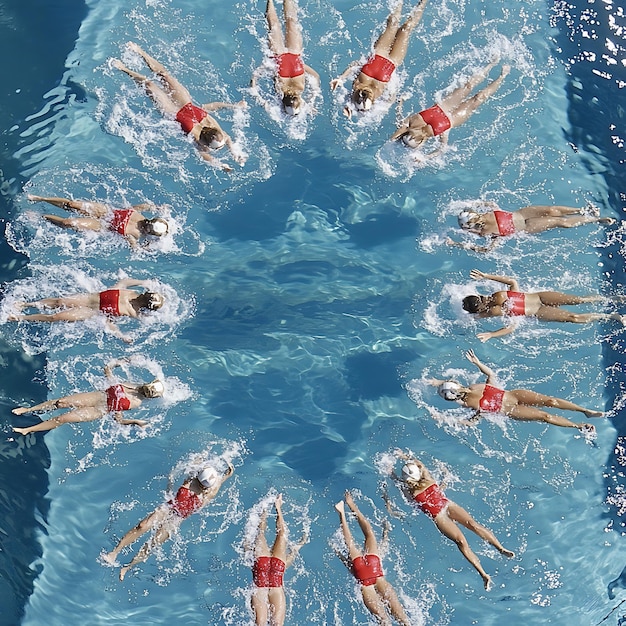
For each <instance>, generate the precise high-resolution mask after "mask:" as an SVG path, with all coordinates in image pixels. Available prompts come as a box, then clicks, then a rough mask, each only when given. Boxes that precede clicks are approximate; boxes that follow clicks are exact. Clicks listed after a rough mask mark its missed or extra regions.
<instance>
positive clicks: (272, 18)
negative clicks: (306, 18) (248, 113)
mask: <svg viewBox="0 0 626 626" xmlns="http://www.w3.org/2000/svg"><path fill="white" fill-rule="evenodd" d="M283 11H284V14H285V35H284V37H283V31H282V28H281V26H280V21H279V20H278V15H277V14H276V8H275V7H274V2H273V0H267V8H266V10H265V17H266V19H267V25H268V29H269V47H270V52H271V53H272V58H273V59H274V60H275V62H276V72H275V75H274V85H275V86H276V91H277V92H278V94H279V96H280V98H281V101H282V105H283V109H284V111H285V113H287V115H298V113H300V109H301V107H302V93H303V92H304V88H305V86H306V85H305V83H306V74H308V75H309V76H311V78H313V79H314V81H315V82H316V86H317V87H319V84H320V77H319V74H318V73H317V72H316V71H315V70H314V69H312V68H311V67H309V66H308V65H306V63H304V62H303V61H302V29H301V27H300V23H299V22H298V12H297V7H296V3H295V2H294V0H284V1H283ZM262 69H263V68H262V67H259V68H257V70H255V72H254V74H253V75H252V80H251V81H250V86H251V87H253V88H254V87H255V86H256V81H257V76H258V75H259V73H260V72H261V70H262Z"/></svg>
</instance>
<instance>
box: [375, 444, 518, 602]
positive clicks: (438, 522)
mask: <svg viewBox="0 0 626 626" xmlns="http://www.w3.org/2000/svg"><path fill="white" fill-rule="evenodd" d="M394 455H395V456H396V458H398V459H401V460H403V461H405V464H404V466H403V467H402V472H401V476H397V475H396V474H395V472H393V471H392V474H391V476H392V478H393V479H394V480H396V481H398V483H399V485H400V488H401V490H402V491H403V493H404V494H405V496H406V497H407V499H409V500H413V501H415V503H416V504H417V506H418V507H419V508H420V509H421V510H422V511H423V512H424V513H426V515H428V516H429V517H431V518H432V520H433V522H435V526H436V527H437V529H438V530H439V532H441V534H442V535H444V537H447V538H448V539H450V541H453V542H454V543H455V544H456V545H457V548H458V549H459V550H460V551H461V554H462V555H463V556H464V557H465V558H466V559H467V560H468V561H469V563H470V564H471V565H472V567H474V569H475V570H476V571H477V572H478V573H479V574H480V577H481V578H482V579H483V584H484V586H485V590H486V591H489V590H490V589H491V585H492V583H491V576H489V574H487V572H485V570H484V569H483V567H482V565H481V563H480V560H479V559H478V557H477V556H476V554H475V553H474V551H473V550H472V549H471V548H470V546H469V544H468V542H467V539H466V538H465V535H464V534H463V532H462V531H461V529H460V528H459V524H460V525H461V526H464V527H465V528H467V529H468V530H471V531H472V532H473V533H476V534H477V535H478V536H479V537H480V538H481V539H483V540H484V541H486V542H487V543H489V544H491V545H492V546H493V547H494V548H495V549H496V550H497V551H498V552H500V554H502V555H504V556H506V557H507V558H509V559H512V558H513V557H514V556H515V553H514V552H511V550H507V549H506V548H505V547H504V546H503V545H502V544H501V543H500V542H499V541H498V539H497V538H496V536H495V535H494V534H493V532H492V531H491V530H489V529H488V528H485V527H484V526H483V525H482V524H479V523H478V522H477V521H476V520H475V519H474V518H473V517H472V516H471V515H470V514H469V513H468V512H467V511H466V510H465V509H464V508H463V507H461V506H460V505H458V504H457V503H456V502H453V501H452V500H449V499H448V498H446V496H445V495H444V493H443V485H442V486H440V485H438V484H437V482H436V481H435V480H434V478H433V477H432V475H431V474H430V472H429V471H428V469H427V468H426V466H425V465H424V464H423V463H422V462H421V461H419V460H418V459H416V458H415V457H414V456H412V455H409V454H406V453H404V452H402V451H401V450H396V451H395V452H394ZM385 499H386V502H387V508H388V510H389V512H390V513H391V514H392V515H395V516H397V513H395V512H394V511H393V510H392V508H391V501H390V500H389V498H388V497H386V498H385Z"/></svg>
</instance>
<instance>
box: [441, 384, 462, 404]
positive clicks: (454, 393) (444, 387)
mask: <svg viewBox="0 0 626 626" xmlns="http://www.w3.org/2000/svg"><path fill="white" fill-rule="evenodd" d="M460 391H461V385H459V383H457V382H455V381H454V380H446V382H445V383H441V385H439V387H438V388H437V393H438V394H439V395H440V396H441V397H442V398H443V399H444V400H457V399H458V398H459V395H460Z"/></svg>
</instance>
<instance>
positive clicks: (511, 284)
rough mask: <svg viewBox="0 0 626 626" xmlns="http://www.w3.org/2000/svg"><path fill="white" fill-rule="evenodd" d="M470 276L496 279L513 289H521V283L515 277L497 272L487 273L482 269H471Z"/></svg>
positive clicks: (475, 278) (476, 278)
mask: <svg viewBox="0 0 626 626" xmlns="http://www.w3.org/2000/svg"><path fill="white" fill-rule="evenodd" d="M470 278H473V279H474V280H480V279H482V278H485V279H487V280H495V281H496V282H498V283H502V284H503V285H508V286H509V287H510V288H511V290H512V291H519V283H518V282H517V280H515V278H511V277H510V276H498V275H497V274H485V272H481V271H480V270H471V271H470Z"/></svg>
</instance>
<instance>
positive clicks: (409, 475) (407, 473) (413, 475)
mask: <svg viewBox="0 0 626 626" xmlns="http://www.w3.org/2000/svg"><path fill="white" fill-rule="evenodd" d="M421 477H422V470H421V469H420V468H419V466H418V465H417V464H415V463H407V464H406V465H404V466H403V467H402V478H404V479H405V480H406V479H408V480H414V481H415V482H417V481H419V479H420V478H421Z"/></svg>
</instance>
